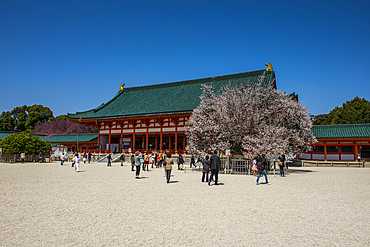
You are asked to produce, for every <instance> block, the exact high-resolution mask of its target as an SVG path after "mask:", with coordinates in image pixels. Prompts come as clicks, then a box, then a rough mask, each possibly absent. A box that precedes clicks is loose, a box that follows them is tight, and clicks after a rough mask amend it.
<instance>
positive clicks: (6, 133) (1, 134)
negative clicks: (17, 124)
mask: <svg viewBox="0 0 370 247" xmlns="http://www.w3.org/2000/svg"><path fill="white" fill-rule="evenodd" d="M12 133H15V132H11V131H0V141H1V140H2V139H4V138H5V137H7V136H9V135H10V134H12Z"/></svg>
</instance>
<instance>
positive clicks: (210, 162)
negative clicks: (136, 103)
mask: <svg viewBox="0 0 370 247" xmlns="http://www.w3.org/2000/svg"><path fill="white" fill-rule="evenodd" d="M171 157H172V155H171V153H169V152H167V153H166V154H159V153H152V154H150V155H149V154H148V153H143V154H142V153H140V152H139V151H137V152H136V153H135V155H132V156H131V171H136V174H135V178H136V179H139V178H140V170H141V168H142V170H143V171H149V166H150V165H151V167H152V168H153V167H154V166H155V167H156V168H158V167H162V166H163V167H164V170H165V175H166V181H167V183H170V178H171V172H172V166H173V165H174V164H175V162H174V160H173V158H171ZM198 157H199V158H198V159H200V156H198ZM83 158H84V162H85V160H86V159H87V160H88V162H89V163H90V161H91V153H89V154H86V153H85V154H84V155H83ZM124 159H125V158H124V155H123V154H121V156H120V160H121V166H123V161H124ZM278 159H279V167H280V176H281V177H284V176H285V174H284V166H285V155H284V154H281V155H279V157H278ZM60 160H61V165H63V163H64V154H62V155H61V158H60ZM107 160H108V164H107V166H112V157H111V155H110V154H108V155H107ZM177 163H178V167H177V169H178V170H181V169H183V164H184V157H183V156H182V155H181V154H180V155H179V157H178V162H177ZM201 163H202V165H203V169H202V179H201V180H202V182H204V181H205V182H207V183H208V185H211V182H212V181H214V183H215V185H218V172H219V170H220V165H221V162H220V157H219V156H218V155H217V151H214V152H213V154H212V155H211V156H210V155H209V154H206V155H205V157H204V158H203V159H202V161H201ZM192 165H194V166H195V157H194V155H192V157H191V160H190V166H192ZM251 166H252V170H253V171H254V175H255V176H257V181H256V184H257V185H259V180H260V177H261V176H265V181H266V184H270V183H269V182H268V178H267V173H266V169H268V162H267V160H266V158H265V154H261V155H258V156H257V157H255V158H254V159H253V161H252V164H251ZM72 167H75V171H76V172H78V171H79V169H80V155H79V154H78V152H75V153H74V154H73V157H72ZM134 167H135V170H134ZM195 167H196V166H195ZM209 173H211V174H210V175H209Z"/></svg>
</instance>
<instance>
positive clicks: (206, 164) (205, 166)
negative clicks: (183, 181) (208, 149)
mask: <svg viewBox="0 0 370 247" xmlns="http://www.w3.org/2000/svg"><path fill="white" fill-rule="evenodd" d="M209 165H210V161H209V156H208V155H207V156H206V158H205V159H204V160H203V170H202V172H203V175H202V182H204V178H206V182H207V183H208V173H209V169H210V168H209Z"/></svg>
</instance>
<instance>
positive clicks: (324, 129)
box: [298, 123, 370, 161]
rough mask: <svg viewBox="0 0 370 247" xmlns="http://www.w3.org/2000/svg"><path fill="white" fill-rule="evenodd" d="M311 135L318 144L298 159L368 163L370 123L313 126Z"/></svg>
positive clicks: (369, 154) (369, 158)
mask: <svg viewBox="0 0 370 247" xmlns="http://www.w3.org/2000/svg"><path fill="white" fill-rule="evenodd" d="M312 133H313V135H314V136H316V138H317V141H318V142H317V143H316V144H315V145H314V146H313V149H312V151H311V152H309V153H304V154H300V155H299V157H298V158H299V159H304V160H325V161H336V160H343V161H353V160H357V161H360V160H361V161H370V123H366V124H336V125H314V126H312Z"/></svg>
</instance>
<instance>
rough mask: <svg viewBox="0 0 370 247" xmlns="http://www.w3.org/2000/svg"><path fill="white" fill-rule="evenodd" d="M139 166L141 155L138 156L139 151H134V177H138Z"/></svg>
mask: <svg viewBox="0 0 370 247" xmlns="http://www.w3.org/2000/svg"><path fill="white" fill-rule="evenodd" d="M140 166H141V157H140V152H139V151H137V152H136V153H135V169H136V177H135V178H139V175H140Z"/></svg>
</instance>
